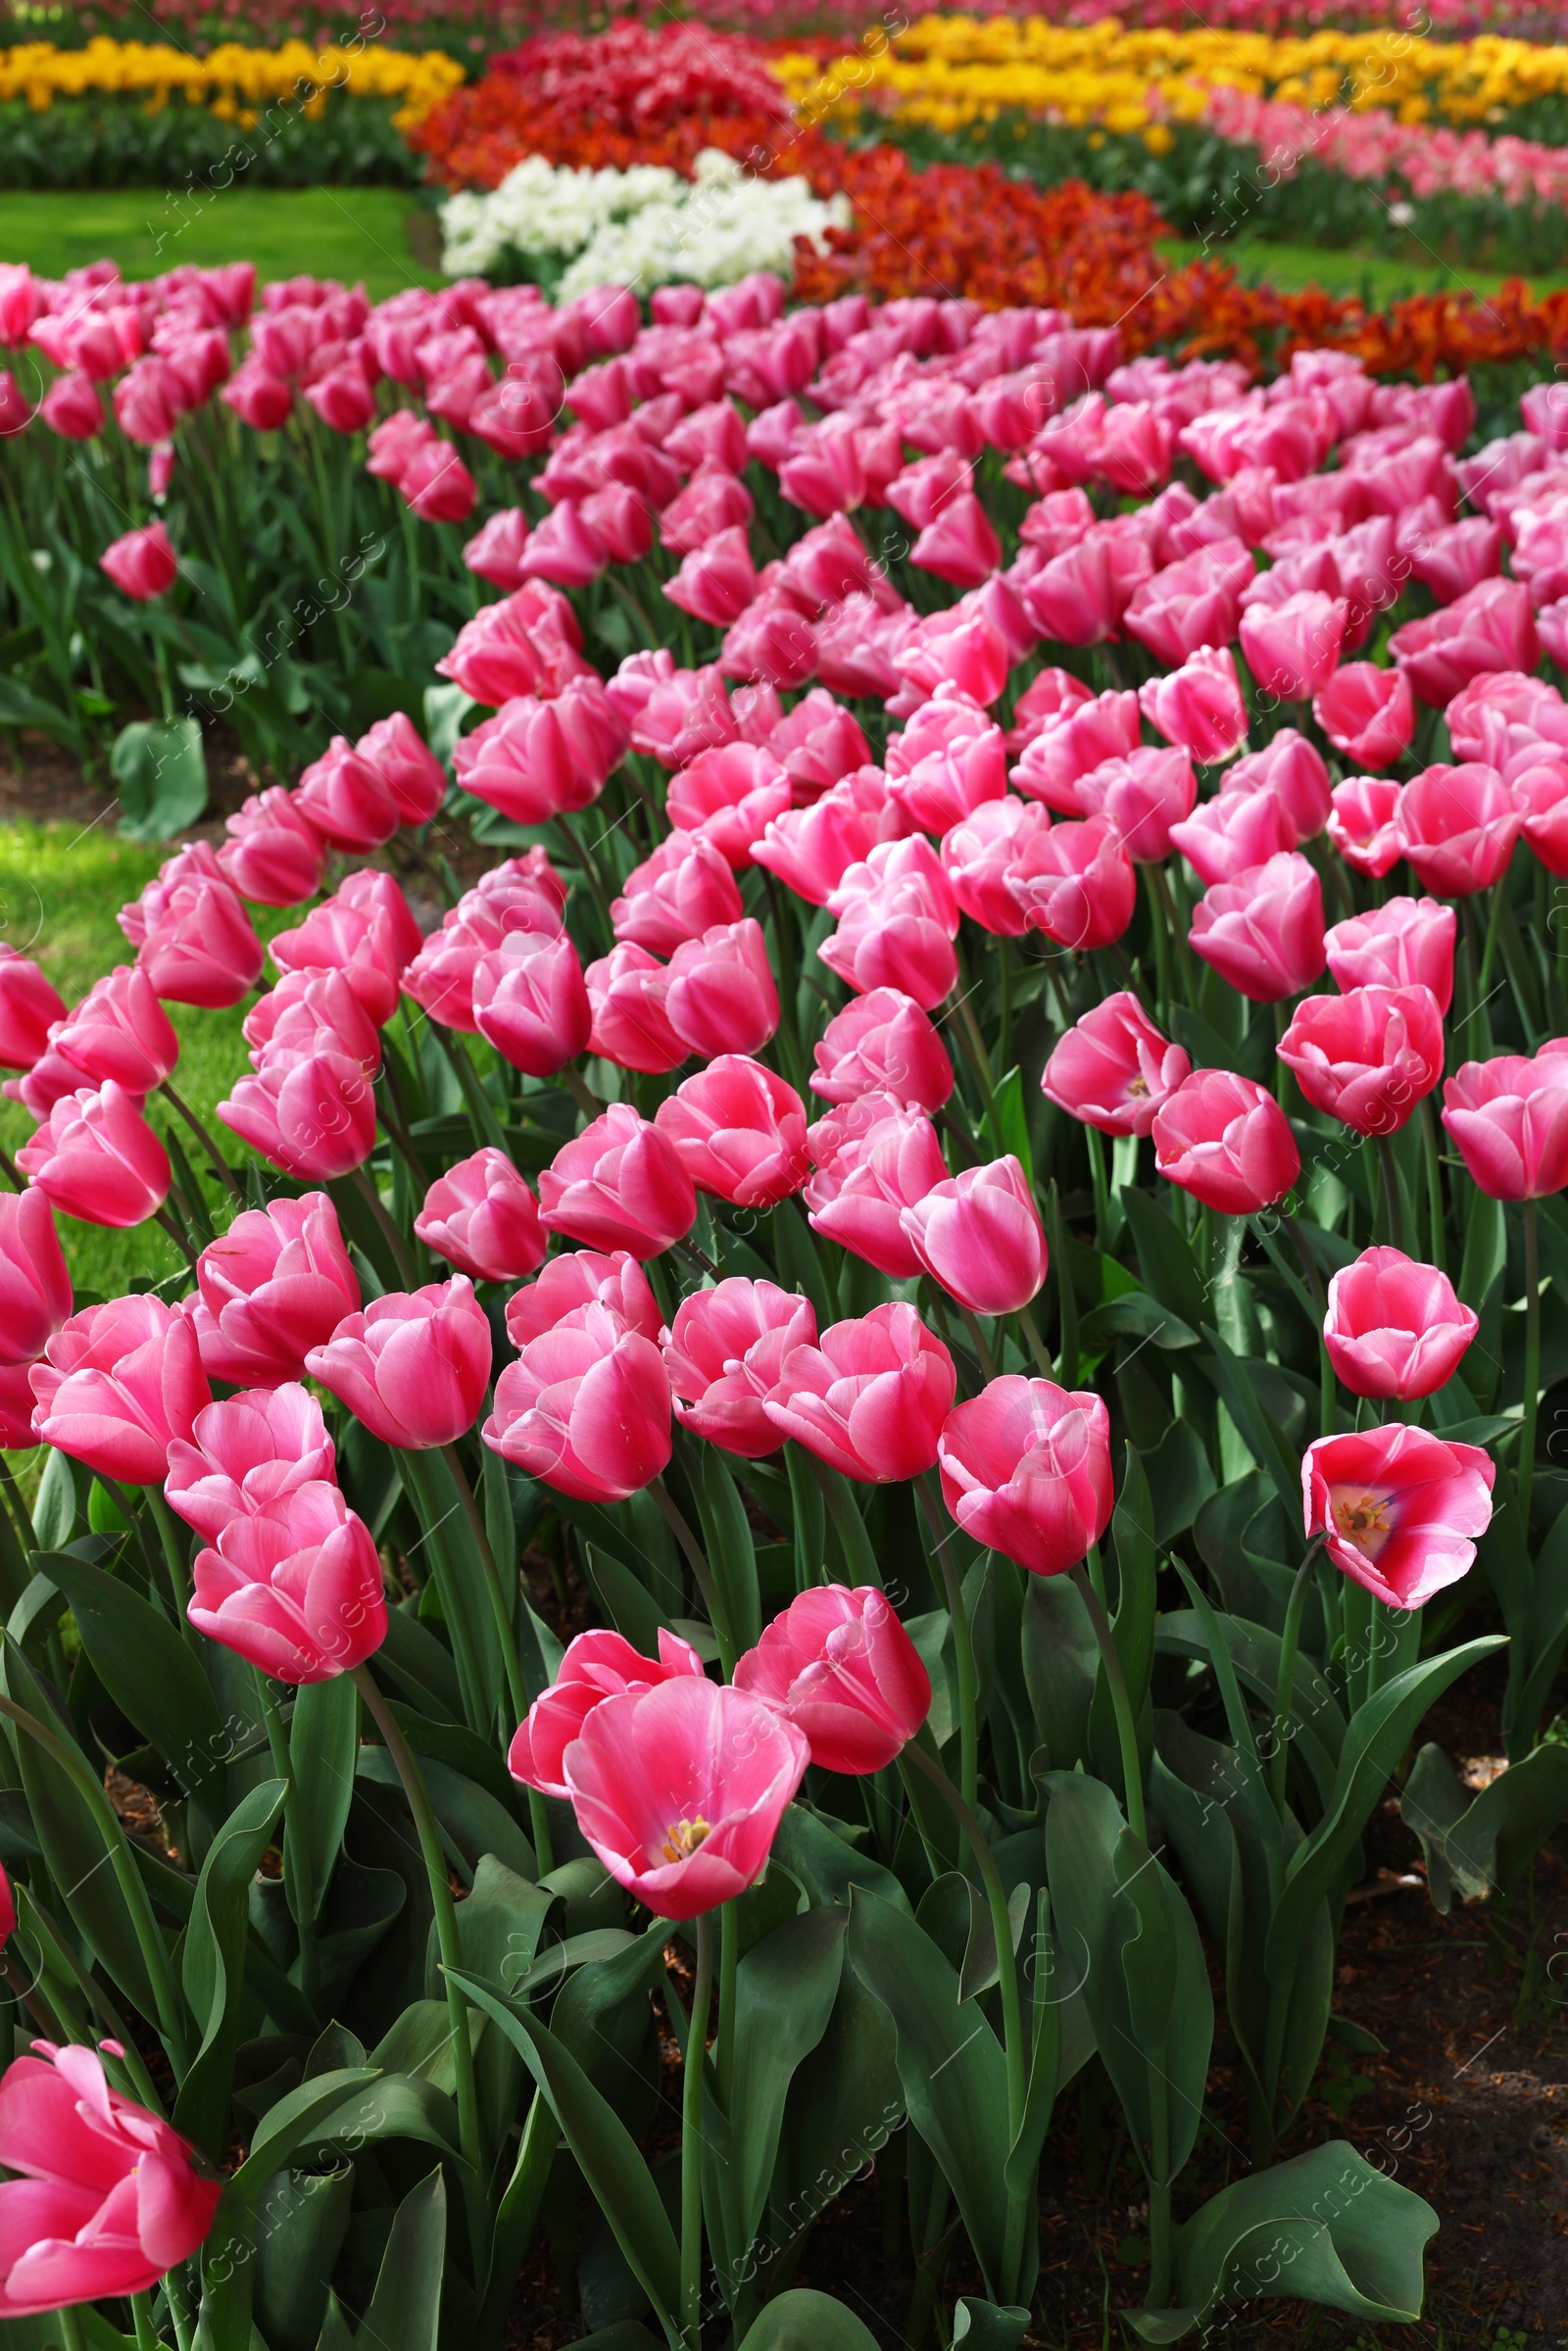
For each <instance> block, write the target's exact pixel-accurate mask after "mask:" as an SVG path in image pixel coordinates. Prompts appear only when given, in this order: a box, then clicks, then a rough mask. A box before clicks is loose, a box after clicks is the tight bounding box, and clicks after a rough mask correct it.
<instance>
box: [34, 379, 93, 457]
mask: <svg viewBox="0 0 1568 2351" xmlns="http://www.w3.org/2000/svg"><path fill="white" fill-rule="evenodd" d="M38 414H39V416H41V417H42V418H43V420H44V422H45V424H47V425H48V427H49V430H50V431H51V432H53V433H58V434H59V435H60V438H61V439H62V440H63V441H92V440H96V438H97V436H98V435H99V433H101V432H102V431H103V428H104V423H105V416H104V404H103V399H102V397H101V395H100V394H99V393H98V391H97V390H96V389H95V388H94V386H93V385H92V384H91V383H90V382H89V381H88V379H87V377H86V376H85V375H83V374H80V373H78V372H77V371H76V369H74V368H73V369H72V370H71V371H70V373H69V374H66V375H57V376H56V377H55V380H54V382H53V383H52V384H51V385H50V386H49V389H48V391H47V392H45V394H44V396H43V398H42V399H41V400H40V401H39V403H38Z"/></svg>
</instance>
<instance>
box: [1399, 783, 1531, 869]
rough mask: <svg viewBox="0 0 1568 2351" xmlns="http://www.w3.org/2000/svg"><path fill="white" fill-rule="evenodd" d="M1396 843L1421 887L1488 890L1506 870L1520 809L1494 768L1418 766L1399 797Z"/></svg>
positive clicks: (1521, 816)
mask: <svg viewBox="0 0 1568 2351" xmlns="http://www.w3.org/2000/svg"><path fill="white" fill-rule="evenodd" d="M1397 821H1398V827H1399V844H1400V847H1401V849H1402V850H1403V852H1404V856H1405V858H1406V860H1407V862H1408V863H1409V864H1410V866H1411V867H1412V869H1413V870H1414V872H1415V875H1416V878H1417V880H1418V881H1419V882H1420V883H1421V886H1422V888H1423V889H1426V890H1435V891H1437V892H1438V893H1439V895H1440V896H1442V897H1444V898H1468V897H1470V896H1472V895H1473V893H1474V892H1476V891H1477V890H1490V889H1491V888H1492V885H1493V883H1494V882H1495V881H1497V880H1499V879H1500V878H1501V876H1502V875H1503V874H1504V873H1505V872H1506V871H1507V868H1508V859H1509V857H1511V856H1512V854H1513V845H1514V843H1515V842H1516V841H1517V840H1518V838H1519V833H1520V829H1521V827H1522V825H1523V823H1524V810H1523V809H1522V808H1521V807H1520V806H1519V802H1518V800H1517V798H1516V797H1515V795H1514V793H1513V791H1512V789H1511V788H1510V786H1508V785H1507V784H1505V783H1504V782H1503V780H1502V778H1501V776H1500V775H1499V774H1498V773H1497V771H1496V769H1495V767H1487V766H1484V765H1483V764H1481V762H1479V761H1478V760H1467V761H1465V762H1464V764H1462V765H1461V766H1457V767H1452V766H1444V765H1438V766H1435V767H1424V768H1423V769H1422V771H1421V773H1420V774H1419V775H1418V776H1416V777H1415V778H1414V780H1413V781H1412V782H1410V783H1408V784H1406V786H1405V788H1404V790H1403V792H1402V793H1401V795H1400V797H1399V810H1398V820H1397Z"/></svg>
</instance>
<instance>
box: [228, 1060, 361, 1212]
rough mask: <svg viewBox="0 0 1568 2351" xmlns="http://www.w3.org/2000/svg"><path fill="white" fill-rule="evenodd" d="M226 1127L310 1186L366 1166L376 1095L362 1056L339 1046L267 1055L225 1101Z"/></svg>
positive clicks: (275, 1164)
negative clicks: (354, 1057) (357, 1058)
mask: <svg viewBox="0 0 1568 2351" xmlns="http://www.w3.org/2000/svg"><path fill="white" fill-rule="evenodd" d="M218 1115H219V1117H220V1118H221V1120H222V1122H223V1124H224V1126H226V1127H228V1128H229V1129H230V1130H231V1131H232V1132H233V1133H234V1134H236V1135H238V1136H239V1137H240V1138H241V1140H242V1141H243V1142H246V1143H248V1144H250V1145H251V1147H252V1149H253V1150H255V1151H260V1152H261V1154H262V1156H263V1158H264V1159H270V1160H271V1161H272V1163H273V1164H274V1166H277V1167H281V1168H282V1169H283V1170H284V1172H285V1173H286V1174H288V1175H291V1176H297V1177H299V1178H300V1179H301V1181H302V1182H305V1183H324V1182H330V1181H331V1179H332V1178H333V1177H334V1176H341V1175H348V1174H349V1173H350V1172H351V1170H352V1169H354V1168H356V1167H361V1166H363V1165H364V1163H365V1161H366V1160H367V1159H368V1157H369V1155H370V1152H371V1151H372V1149H373V1148H374V1145H375V1096H374V1094H373V1093H372V1092H371V1089H370V1085H369V1081H368V1079H367V1077H366V1074H365V1071H364V1069H363V1068H362V1067H361V1065H360V1063H359V1062H358V1061H353V1060H350V1058H349V1056H348V1054H347V1053H342V1052H340V1051H338V1050H337V1049H335V1048H333V1047H322V1048H319V1049H318V1050H317V1051H315V1052H312V1053H295V1052H293V1051H291V1050H289V1049H288V1048H286V1047H282V1046H279V1047H278V1048H277V1049H276V1050H274V1051H270V1052H268V1053H263V1054H262V1056H261V1058H260V1060H259V1062H258V1064H257V1068H256V1073H255V1075H254V1076H253V1077H244V1078H240V1079H238V1080H237V1081H236V1082H235V1086H234V1091H233V1093H232V1094H231V1095H230V1096H229V1097H228V1099H227V1101H226V1102H220V1103H219V1105H218Z"/></svg>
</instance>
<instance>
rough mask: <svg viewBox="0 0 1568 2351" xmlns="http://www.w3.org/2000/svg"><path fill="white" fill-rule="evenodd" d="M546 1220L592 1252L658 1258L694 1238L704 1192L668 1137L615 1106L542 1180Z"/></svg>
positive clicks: (624, 1106) (627, 1108)
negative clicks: (700, 1194)
mask: <svg viewBox="0 0 1568 2351" xmlns="http://www.w3.org/2000/svg"><path fill="white" fill-rule="evenodd" d="M539 1202H540V1222H541V1223H542V1224H543V1225H544V1227H545V1230H546V1231H547V1232H549V1233H564V1234H566V1235H567V1236H568V1238H569V1239H571V1240H573V1241H581V1242H584V1243H586V1245H587V1246H588V1248H589V1249H629V1250H630V1252H631V1253H632V1255H633V1256H635V1257H657V1256H659V1255H660V1254H661V1253H662V1251H663V1250H664V1249H669V1248H671V1247H673V1245H674V1244H675V1243H676V1242H677V1241H680V1240H683V1239H684V1237H685V1236H686V1234H688V1233H689V1232H690V1231H691V1229H692V1225H693V1223H694V1222H695V1221H696V1216H697V1192H696V1188H695V1186H694V1185H693V1183H692V1180H691V1177H690V1176H689V1175H688V1174H687V1172H686V1170H685V1168H684V1166H683V1165H682V1164H681V1157H680V1153H679V1151H677V1150H676V1149H675V1146H674V1144H673V1143H672V1142H671V1141H670V1139H669V1137H668V1136H667V1135H664V1134H662V1133H661V1132H660V1130H659V1128H658V1127H656V1126H654V1125H653V1124H652V1123H651V1122H650V1121H649V1120H648V1119H646V1118H639V1117H638V1115H637V1113H636V1111H635V1110H634V1109H633V1108H632V1107H631V1104H630V1103H629V1102H612V1103H611V1104H610V1106H609V1108H608V1109H607V1110H606V1111H605V1112H604V1115H603V1116H602V1117H600V1118H596V1119H595V1120H594V1121H593V1123H592V1125H591V1126H586V1127H584V1129H583V1131H582V1133H581V1134H580V1135H577V1136H575V1137H574V1138H573V1139H572V1141H571V1142H570V1143H565V1144H563V1146H562V1148H561V1150H560V1151H557V1153H556V1155H555V1158H554V1159H553V1160H552V1161H551V1164H550V1165H549V1166H548V1167H547V1168H545V1169H544V1171H543V1172H542V1174H541V1175H540V1178H539Z"/></svg>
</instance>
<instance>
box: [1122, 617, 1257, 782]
mask: <svg viewBox="0 0 1568 2351" xmlns="http://www.w3.org/2000/svg"><path fill="white" fill-rule="evenodd" d="M1138 701H1139V706H1140V708H1141V709H1142V710H1143V713H1144V716H1145V717H1146V718H1147V719H1148V720H1149V723H1150V725H1151V726H1152V727H1154V728H1155V729H1156V730H1157V732H1158V733H1160V734H1162V735H1163V736H1164V738H1165V740H1166V742H1167V743H1174V744H1177V745H1179V746H1180V748H1181V749H1182V750H1183V751H1186V752H1190V753H1191V755H1192V757H1193V758H1194V759H1197V760H1198V762H1199V764H1200V765H1201V766H1204V767H1211V766H1213V765H1214V764H1215V763H1216V762H1217V761H1218V760H1220V759H1230V758H1231V756H1232V755H1233V753H1235V752H1238V751H1240V749H1241V747H1242V745H1243V744H1244V743H1245V742H1246V741H1247V705H1246V703H1245V702H1244V701H1243V700H1242V690H1241V687H1240V685H1239V684H1238V683H1237V677H1236V663H1235V661H1234V660H1233V658H1232V655H1231V651H1230V648H1229V647H1228V646H1224V647H1222V648H1221V649H1220V650H1219V651H1218V652H1215V650H1214V649H1213V647H1212V646H1208V645H1203V646H1201V647H1200V648H1199V650H1198V651H1197V652H1196V653H1192V654H1189V655H1188V657H1187V659H1186V661H1184V662H1183V663H1182V665H1181V667H1180V668H1179V669H1175V670H1172V671H1171V672H1170V673H1169V674H1168V675H1167V676H1165V677H1152V678H1151V679H1150V680H1149V682H1148V684H1147V685H1143V686H1140V687H1139V689H1138Z"/></svg>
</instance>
